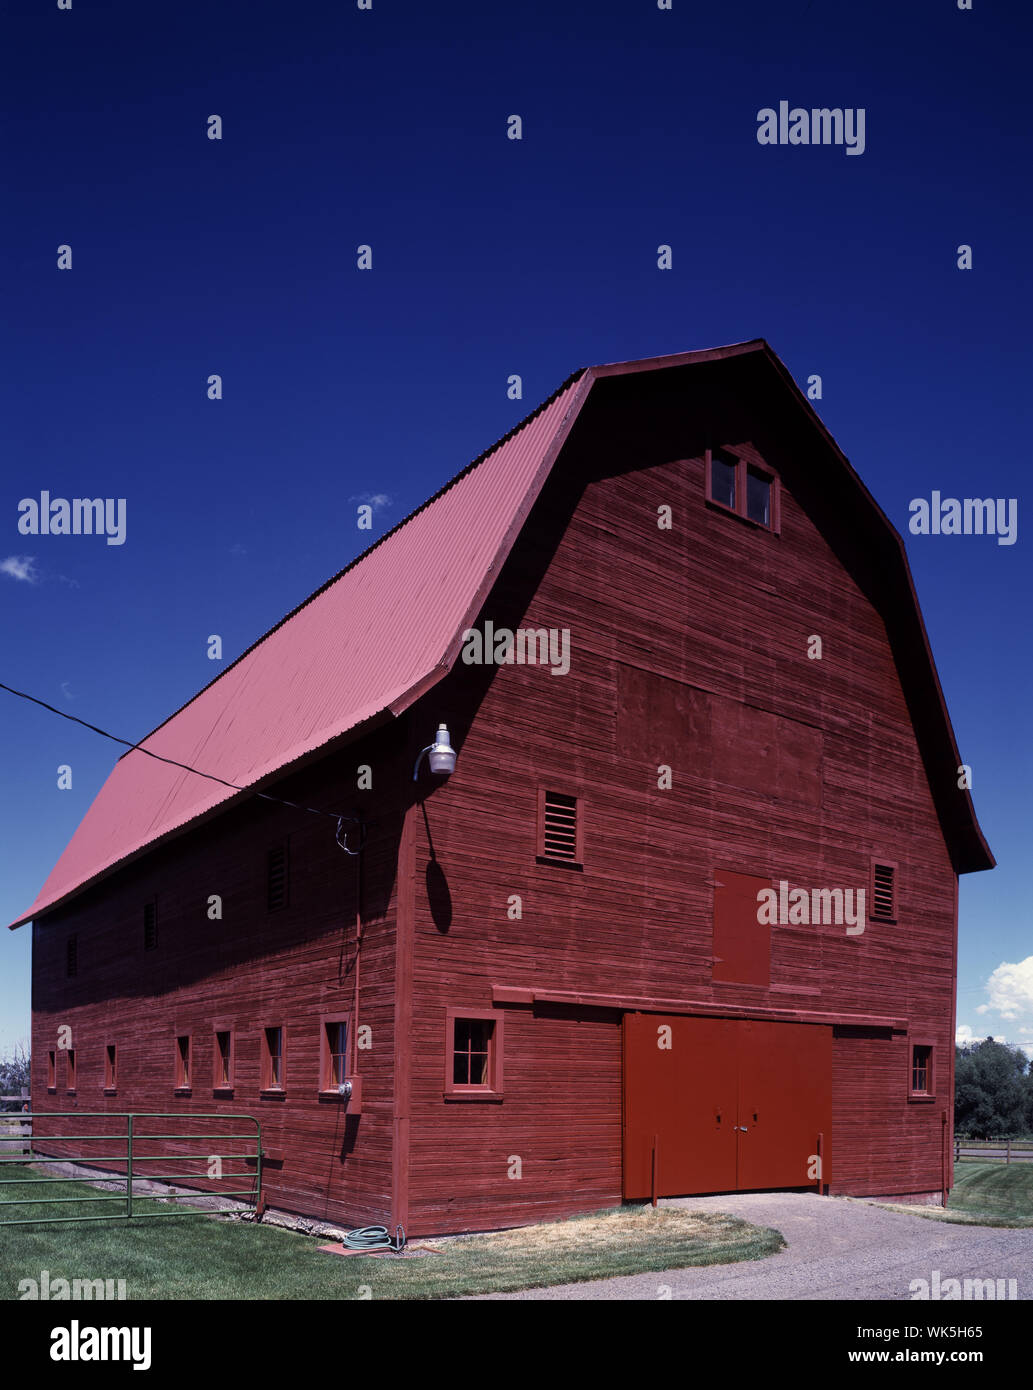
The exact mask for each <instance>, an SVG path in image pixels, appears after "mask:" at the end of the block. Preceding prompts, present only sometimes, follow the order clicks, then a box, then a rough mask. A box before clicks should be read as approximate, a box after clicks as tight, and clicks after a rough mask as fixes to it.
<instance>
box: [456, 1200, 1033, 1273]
mask: <svg viewBox="0 0 1033 1390" xmlns="http://www.w3.org/2000/svg"><path fill="white" fill-rule="evenodd" d="M662 1205H663V1206H672V1207H684V1208H686V1209H687V1210H689V1211H727V1212H731V1213H732V1214H733V1215H734V1216H741V1217H742V1218H743V1219H744V1220H746V1221H751V1222H753V1224H754V1225H756V1226H773V1227H774V1228H775V1229H776V1230H778V1231H781V1232H782V1234H783V1235H784V1236H785V1238H786V1241H787V1242H788V1247H789V1248H788V1249H787V1250H783V1251H782V1252H781V1253H780V1254H778V1255H769V1256H768V1257H767V1258H766V1259H763V1260H753V1261H745V1262H743V1263H740V1264H730V1265H711V1266H709V1267H707V1268H704V1269H672V1270H668V1271H666V1272H664V1273H653V1274H633V1275H630V1276H628V1277H625V1278H620V1279H602V1280H598V1281H596V1282H593V1283H588V1284H558V1285H556V1286H555V1287H554V1288H551V1289H525V1290H524V1291H522V1292H520V1293H505V1294H486V1295H482V1297H485V1298H492V1299H499V1298H503V1299H516V1298H520V1299H550V1298H556V1299H656V1298H721V1299H745V1298H761V1299H764V1298H793V1299H796V1298H799V1299H806V1298H811V1299H827V1298H844V1299H856V1298H861V1299H910V1298H912V1297H913V1295H912V1293H911V1292H910V1290H909V1284H910V1282H911V1280H912V1279H925V1280H927V1281H929V1282H932V1279H933V1271H934V1270H939V1273H940V1280H941V1283H942V1281H943V1280H945V1279H949V1278H953V1279H1015V1280H1016V1281H1017V1285H1016V1294H1017V1296H1018V1298H1020V1299H1028V1298H1030V1297H1031V1296H1033V1229H1026V1230H1003V1229H1001V1230H999V1229H995V1228H992V1227H988V1226H959V1225H953V1224H950V1223H949V1222H946V1221H930V1220H929V1219H928V1218H927V1217H923V1216H910V1215H907V1214H905V1213H902V1212H893V1211H883V1210H881V1209H880V1208H879V1207H875V1206H871V1205H869V1204H868V1203H867V1202H861V1201H852V1200H851V1199H849V1198H846V1197H818V1196H816V1195H815V1194H814V1193H810V1192H807V1193H802V1192H773V1193H772V1192H764V1193H756V1192H751V1193H744V1194H742V1195H741V1196H731V1197H727V1196H726V1197H678V1198H672V1199H669V1200H665V1201H663V1202H662ZM665 1286H666V1287H665ZM1005 1287H1006V1288H1007V1286H1005ZM668 1290H669V1292H668Z"/></svg>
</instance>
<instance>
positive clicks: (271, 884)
mask: <svg viewBox="0 0 1033 1390" xmlns="http://www.w3.org/2000/svg"><path fill="white" fill-rule="evenodd" d="M266 901H267V904H268V907H269V910H270V912H271V911H272V910H273V909H274V908H277V907H286V906H287V846H286V845H277V846H276V847H275V848H274V849H271V850H270V851H269V853H268V855H267V856H266Z"/></svg>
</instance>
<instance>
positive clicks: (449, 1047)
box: [445, 1009, 503, 1100]
mask: <svg viewBox="0 0 1033 1390" xmlns="http://www.w3.org/2000/svg"><path fill="white" fill-rule="evenodd" d="M445 1026H446V1034H445V1096H446V1097H451V1098H453V1099H460V1100H461V1099H467V1100H476V1099H478V1098H480V1099H489V1100H491V1099H496V1100H500V1099H501V1098H502V1028H503V1015H502V1013H501V1011H499V1010H489V1011H488V1012H486V1013H476V1012H468V1011H466V1010H463V1009H448V1010H447V1011H446V1017H445Z"/></svg>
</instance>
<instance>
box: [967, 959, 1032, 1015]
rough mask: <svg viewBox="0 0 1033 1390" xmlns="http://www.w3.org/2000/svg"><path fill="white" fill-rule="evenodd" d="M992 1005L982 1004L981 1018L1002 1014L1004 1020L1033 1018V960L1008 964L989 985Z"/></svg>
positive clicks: (994, 975) (994, 973)
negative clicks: (991, 1013)
mask: <svg viewBox="0 0 1033 1390" xmlns="http://www.w3.org/2000/svg"><path fill="white" fill-rule="evenodd" d="M986 989H987V993H988V995H989V1001H988V1002H987V1003H986V1004H980V1005H979V1007H978V1008H977V1009H976V1013H977V1014H985V1013H990V1012H991V1011H992V1012H993V1013H996V1014H1000V1016H1001V1018H1007V1019H1018V1018H1033V956H1027V957H1026V959H1025V960H1020V961H1015V962H1011V961H1004V962H1003V963H1002V964H1001V965H999V966H998V967H997V969H996V970H995V971H994V972H993V973H992V975H991V976H990V978H989V980H987V982H986Z"/></svg>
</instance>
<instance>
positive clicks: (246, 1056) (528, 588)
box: [13, 341, 994, 1234]
mask: <svg viewBox="0 0 1033 1390" xmlns="http://www.w3.org/2000/svg"><path fill="white" fill-rule="evenodd" d="M442 724H444V725H446V726H447V729H448V730H449V733H450V737H451V744H452V746H453V747H454V749H455V752H456V754H457V759H456V762H455V768H454V771H452V773H451V775H450V776H449V775H446V774H445V773H443V772H442V771H441V770H438V771H434V770H433V769H432V767H431V766H430V762H431V761H432V760H431V759H428V758H424V759H423V761H422V762H421V763H420V765H419V768H418V772H417V777H416V780H414V777H413V769H414V764H416V762H417V757H418V755H419V754H420V752H421V750H425V749H426V746H427V745H428V744H430V743H432V742H436V741H437V737H438V736H437V735H436V733H435V731H436V730H437V729H438V728H439V725H442ZM441 741H442V743H444V742H446V741H447V740H445V739H444V738H442V740H441ZM144 746H145V747H146V749H148V750H149V751H150V752H153V753H155V754H158V755H159V756H160V757H163V758H167V759H170V760H172V761H171V762H161V761H157V760H155V759H153V758H150V757H147V756H146V755H145V754H144V753H142V752H139V751H131V752H129V753H127V754H126V755H125V756H123V757H122V758H121V760H120V761H119V762H118V763H117V765H116V766H115V768H114V770H113V771H112V773H111V775H110V777H109V778H108V780H107V782H106V783H105V785H104V787H103V788H102V790H101V792H100V794H99V795H98V797H97V799H96V800H95V802H94V803H93V805H92V807H91V808H90V810H89V812H88V813H87V815H86V817H85V819H84V820H83V822H82V824H81V825H80V827H79V829H78V830H77V831H76V833H75V836H74V837H73V839H72V841H71V843H70V844H69V846H68V848H67V849H66V850H65V852H64V854H63V855H62V857H61V859H60V861H59V862H58V864H57V866H56V868H55V869H54V871H53V872H52V874H51V875H50V877H49V879H48V880H47V882H46V884H45V885H44V887H43V889H42V891H41V893H40V895H39V897H38V899H37V900H36V902H35V903H34V904H33V905H32V907H31V908H30V909H29V910H28V911H27V912H26V913H25V914H24V916H23V917H22V918H20V919H19V922H17V923H15V924H13V925H16V926H17V925H20V924H21V923H22V922H27V921H29V920H30V919H31V920H32V922H33V933H34V935H33V979H34V984H33V1048H32V1062H33V1108H34V1109H35V1110H37V1111H43V1110H46V1109H50V1110H67V1109H72V1108H81V1109H82V1110H84V1111H104V1110H110V1111H117V1112H123V1111H144V1110H147V1111H177V1110H182V1111H183V1112H184V1114H189V1113H192V1112H199V1111H205V1112H209V1111H218V1112H221V1111H226V1112H227V1113H230V1112H232V1113H239V1112H244V1113H247V1114H251V1115H255V1116H257V1117H259V1118H260V1120H261V1122H262V1128H263V1136H264V1146H265V1149H266V1152H267V1153H268V1155H269V1162H268V1165H267V1168H266V1173H265V1198H266V1200H267V1202H268V1203H269V1204H270V1205H271V1206H273V1207H276V1208H280V1209H282V1210H284V1211H289V1212H294V1213H300V1214H304V1215H309V1216H314V1217H320V1218H325V1219H331V1220H334V1221H337V1222H343V1223H347V1224H352V1225H354V1224H359V1223H363V1224H365V1223H383V1224H385V1225H387V1226H388V1227H390V1228H392V1229H393V1228H394V1226H395V1225H396V1224H398V1223H401V1224H403V1225H404V1226H405V1227H406V1228H407V1230H408V1231H409V1232H410V1233H414V1234H431V1233H440V1232H454V1231H462V1230H471V1229H478V1228H491V1227H500V1226H506V1225H514V1224H519V1223H522V1222H530V1221H534V1220H538V1219H542V1218H549V1217H557V1216H563V1215H568V1214H570V1213H573V1212H576V1211H583V1210H591V1209H596V1208H599V1207H602V1206H606V1205H611V1204H614V1203H617V1202H619V1201H620V1200H621V1199H622V1198H644V1197H648V1196H649V1195H650V1194H652V1193H654V1192H655V1193H659V1194H661V1195H663V1194H676V1193H679V1194H681V1193H699V1192H719V1191H728V1190H743V1189H760V1188H782V1187H786V1188H806V1187H809V1188H817V1189H820V1190H822V1191H825V1192H829V1193H852V1194H856V1195H890V1194H892V1195H894V1196H898V1197H903V1196H910V1197H912V1198H916V1197H917V1198H928V1199H929V1200H933V1199H939V1198H940V1196H941V1195H942V1194H943V1193H944V1191H945V1190H946V1189H947V1188H949V1187H950V1185H951V1181H952V1177H951V1137H952V1096H953V1038H954V1013H955V984H956V961H957V903H958V896H957V885H958V875H959V874H961V873H967V872H972V871H975V870H980V869H988V868H991V867H992V866H993V862H994V861H993V858H992V856H991V854H990V852H989V850H988V848H987V845H986V842H985V841H984V838H983V836H982V833H981V831H980V828H979V825H978V823H977V821H976V817H975V813H974V810H973V807H972V802H971V799H970V796H969V793H968V791H967V790H963V789H959V781H962V782H963V781H964V780H965V779H963V778H959V765H960V763H961V758H960V756H959V753H958V749H957V746H956V743H955V739H954V735H953V732H952V729H951V725H950V720H949V718H948V714H947V710H946V707H945V704H944V699H943V695H942V692H941V689H940V685H939V681H938V679H937V675H936V671H935V668H934V665H933V660H932V656H931V653H930V650H929V644H928V640H927V638H926V633H925V629H924V626H923V623H922V618H921V614H920V612H919V608H918V603H917V600H916V597H915V592H914V587H913V584H912V581H911V576H910V573H909V569H908V564H907V560H906V558H905V552H904V547H903V544H902V541H901V539H900V537H899V535H898V534H897V532H896V531H895V530H894V528H893V527H892V526H891V525H890V523H889V521H888V520H887V518H886V517H885V516H884V514H883V513H882V512H881V511H880V509H879V507H878V505H877V504H876V502H875V501H874V500H873V498H872V497H871V495H870V494H869V493H868V492H867V490H866V489H865V487H864V485H863V484H862V482H861V481H860V479H859V478H858V476H857V474H856V473H855V472H854V470H853V469H852V468H851V466H850V464H849V463H848V462H847V460H846V458H845V457H844V456H843V454H842V453H840V451H839V449H838V448H837V446H836V444H835V442H834V441H833V440H832V438H831V437H830V435H829V434H828V432H827V431H826V430H825V428H824V427H823V426H822V424H821V422H820V420H819V419H818V418H817V416H816V415H815V413H814V411H813V410H812V408H811V406H810V405H809V404H808V402H807V401H806V399H805V398H804V397H803V395H802V394H801V392H800V391H799V390H798V389H797V387H796V386H795V385H794V384H793V382H792V380H791V378H790V376H789V374H788V372H787V371H786V369H785V367H784V366H783V365H782V363H781V362H780V361H779V360H778V358H777V357H776V356H775V354H774V353H773V352H772V351H771V349H770V348H769V347H768V346H767V344H766V343H764V342H763V341H755V342H750V343H745V344H738V345H735V346H733V347H726V348H719V349H715V350H713V351H705V352H692V353H684V354H680V355H677V356H671V357H662V358H656V359H653V360H647V361H639V362H630V363H620V364H616V365H611V366H604V367H595V368H591V369H589V370H586V371H582V372H578V373H576V374H575V375H574V376H572V377H571V378H570V379H569V380H568V381H567V382H565V383H564V385H563V386H562V387H561V388H560V389H559V390H558V391H557V392H556V393H555V395H553V396H552V397H551V398H550V399H549V400H548V401H546V402H545V403H544V404H543V405H542V406H540V407H539V408H538V409H537V410H536V411H534V412H533V414H531V415H529V416H528V417H527V419H526V420H524V421H523V423H522V424H521V425H519V426H518V427H517V428H516V429H514V430H513V431H512V432H511V433H510V434H509V435H507V436H506V437H505V438H504V439H503V440H501V441H500V442H499V443H498V444H496V445H495V446H494V447H493V448H491V449H490V450H488V451H487V453H485V454H484V455H482V456H481V458H479V459H477V460H476V461H475V462H474V463H473V464H471V465H470V466H469V467H468V468H466V469H464V470H463V471H462V472H461V473H459V474H458V475H457V476H456V477H455V478H454V479H453V480H452V481H451V482H450V483H448V484H447V486H446V487H444V488H443V489H442V490H441V491H440V492H439V493H437V494H436V496H434V497H433V498H431V499H430V501H429V502H427V503H426V504H425V505H424V506H423V507H421V508H419V509H418V510H417V511H416V512H414V513H413V514H412V515H411V516H410V517H408V518H407V519H406V520H405V521H403V522H402V523H401V524H400V525H399V526H397V527H396V528H395V529H394V530H393V531H391V532H390V533H389V534H387V535H386V536H384V537H383V538H382V539H381V540H379V541H377V542H376V543H375V544H374V545H373V546H371V547H370V549H369V550H368V551H366V553H365V554H364V555H363V556H362V557H361V558H360V559H358V560H356V561H355V562H354V563H352V564H351V565H349V566H348V567H347V568H346V569H345V570H343V571H342V572H341V573H340V574H339V575H337V576H336V577H335V578H334V579H332V580H331V581H330V582H329V583H327V584H326V585H324V586H323V588H321V589H320V590H319V591H318V592H317V593H315V594H313V595H312V597H311V598H309V599H307V600H306V601H305V602H304V603H303V604H301V605H300V607H298V608H296V609H295V610H294V611H293V612H292V613H290V614H289V615H288V616H287V617H286V618H284V620H283V621H282V622H281V623H280V624H278V625H277V626H276V627H275V628H273V629H272V630H271V631H270V632H269V633H267V634H266V635H265V636H264V637H263V638H261V640H260V641H258V642H256V643H255V645H254V646H252V647H251V648H250V649H249V650H248V651H246V652H245V653H244V654H243V656H241V657H240V658H239V659H238V660H237V661H236V662H234V663H233V665H232V666H230V667H229V668H228V669H226V670H225V671H224V672H223V673H222V674H220V675H219V676H218V677H217V679H215V680H214V681H213V682H212V683H211V684H210V685H208V686H207V687H206V688H205V689H204V690H202V691H201V692H200V694H199V695H197V696H196V697H195V698H194V699H193V700H191V701H190V702H189V703H188V704H187V705H185V706H184V707H183V708H182V709H180V710H179V711H178V712H177V713H175V714H173V715H172V716H171V717H170V718H169V719H168V720H167V721H166V722H165V723H164V724H162V725H161V726H160V727H159V728H158V729H156V730H155V731H154V733H153V734H151V735H149V737H148V738H147V739H146V740H145V743H144ZM443 758H444V761H445V762H446V764H447V761H448V753H447V749H445V750H443ZM433 761H435V762H436V761H437V758H436V756H435V758H434V759H433ZM176 763H183V764H187V765H188V766H189V767H191V768H194V769H198V770H199V771H202V772H205V773H208V774H210V776H209V778H205V777H201V776H199V775H197V774H196V773H195V772H189V771H186V770H184V769H183V768H181V767H179V766H176V765H175V764H176ZM212 778H215V779H223V780H222V781H221V782H220V781H218V780H211V779H212ZM226 784H232V785H226ZM235 788H240V789H241V790H235ZM285 803H291V804H285ZM309 808H311V809H309ZM313 810H314V811H315V812H316V814H313ZM326 813H329V814H326ZM336 816H341V817H344V819H343V820H341V821H340V823H338V822H336V821H335V819H334V818H335V817H336ZM356 851H358V852H357V853H356ZM59 1027H65V1028H70V1029H71V1033H70V1034H65V1035H64V1036H65V1038H66V1039H67V1038H68V1037H72V1038H74V1049H72V1052H73V1054H74V1055H73V1056H70V1055H69V1048H68V1047H67V1046H66V1047H64V1048H62V1047H60V1046H59V1044H58V1041H57V1030H58V1028H59ZM345 1080H349V1081H351V1083H352V1094H351V1096H350V1098H349V1097H346V1096H345V1095H343V1094H342V1093H341V1090H340V1087H341V1083H342V1082H344V1081H345Z"/></svg>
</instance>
